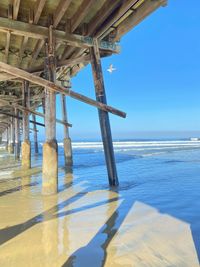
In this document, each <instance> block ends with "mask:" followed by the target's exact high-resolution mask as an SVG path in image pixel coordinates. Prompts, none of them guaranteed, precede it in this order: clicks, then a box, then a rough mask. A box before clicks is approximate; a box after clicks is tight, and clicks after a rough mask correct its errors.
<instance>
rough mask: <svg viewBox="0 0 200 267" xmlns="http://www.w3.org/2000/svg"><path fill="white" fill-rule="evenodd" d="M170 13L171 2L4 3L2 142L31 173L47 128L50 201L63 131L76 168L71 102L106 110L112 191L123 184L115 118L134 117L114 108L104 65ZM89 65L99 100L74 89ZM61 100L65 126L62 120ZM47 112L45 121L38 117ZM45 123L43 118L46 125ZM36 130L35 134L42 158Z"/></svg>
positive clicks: (0, 6) (68, 159)
mask: <svg viewBox="0 0 200 267" xmlns="http://www.w3.org/2000/svg"><path fill="white" fill-rule="evenodd" d="M165 5H166V1H165V0H131V1H130V0H127V1H121V0H117V1H110V0H109V1H103V0H100V1H91V0H82V1H81V0H78V1H74V0H59V1H54V2H52V1H47V0H37V1H29V0H21V1H20V0H13V1H9V0H7V1H6V0H3V1H1V3H0V36H1V38H0V47H1V50H0V135H1V140H2V142H3V143H4V144H5V149H6V150H7V151H8V152H9V153H10V154H14V155H15V159H16V160H19V159H20V160H21V167H22V169H23V170H28V169H30V168H31V153H36V154H37V153H38V138H37V132H38V129H37V126H38V125H40V126H42V127H45V143H44V145H43V164H42V176H43V179H42V192H43V194H48V195H49V194H55V193H57V190H58V153H57V151H58V148H57V140H56V123H60V124H62V125H63V142H64V155H63V156H64V157H65V164H66V166H70V165H72V164H73V155H72V146H71V138H70V135H69V127H72V123H73V122H69V121H68V117H67V110H66V97H71V98H73V99H75V100H78V101H81V102H84V103H86V104H88V105H92V106H94V107H95V108H97V109H98V113H99V124H100V129H101V135H102V142H103V147H104V153H105V161H106V166H107V173H108V181H109V185H110V186H111V187H112V186H117V185H118V184H119V181H118V175H117V169H116V163H115V156H114V150H113V143H112V133H111V125H110V121H109V113H112V114H114V115H116V116H120V117H122V118H125V117H126V113H125V112H124V111H121V110H119V109H117V108H115V107H111V106H110V105H109V104H108V103H107V102H109V100H108V101H107V99H106V85H105V84H104V78H103V72H102V66H101V58H103V57H107V56H110V55H112V54H118V53H120V45H119V41H120V39H121V38H122V37H123V35H124V34H126V33H127V32H128V31H130V30H131V29H133V28H134V27H135V26H136V25H137V24H139V23H140V22H141V21H142V20H143V19H145V18H146V17H147V16H148V15H149V14H151V13H152V12H153V11H155V10H156V9H157V8H159V7H161V6H165ZM87 64H91V66H92V73H93V79H94V88H95V95H96V99H91V98H89V97H87V96H85V95H82V94H79V93H78V92H77V91H76V90H72V89H71V87H70V79H71V78H72V77H73V76H75V75H76V74H77V73H78V72H79V71H80V70H81V69H82V68H83V67H84V66H86V65H87ZM77 89H78V88H77ZM58 94H60V101H61V102H60V103H61V106H62V113H63V117H62V120H60V119H58V118H57V117H56V95H58ZM41 106H42V107H43V113H41V112H39V111H38V110H37V109H38V107H41ZM37 117H42V118H43V119H44V121H43V123H41V122H38V121H37ZM69 118H70V114H69ZM30 125H31V127H30ZM30 130H31V131H33V132H34V151H31V144H30V137H29V133H30ZM20 155H21V158H20Z"/></svg>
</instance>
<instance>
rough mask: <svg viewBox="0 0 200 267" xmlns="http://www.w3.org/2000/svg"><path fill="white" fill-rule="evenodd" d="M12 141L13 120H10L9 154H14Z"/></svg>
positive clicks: (13, 137)
mask: <svg viewBox="0 0 200 267" xmlns="http://www.w3.org/2000/svg"><path fill="white" fill-rule="evenodd" d="M14 139H15V127H14V119H13V118H11V123H10V154H14Z"/></svg>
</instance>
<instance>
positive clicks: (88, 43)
mask: <svg viewBox="0 0 200 267" xmlns="http://www.w3.org/2000/svg"><path fill="white" fill-rule="evenodd" d="M0 31H2V32H8V31H10V32H11V33H13V34H16V35H21V36H27V37H31V38H35V39H42V40H45V39H46V38H48V28H47V27H43V26H39V25H34V24H29V23H25V22H21V21H13V20H9V19H7V18H2V17H0ZM54 36H55V38H56V40H57V41H59V42H64V43H67V44H68V45H71V46H74V47H81V48H89V47H92V46H93V45H94V40H93V38H91V37H87V36H81V35H77V34H69V33H66V32H64V31H59V30H54ZM99 48H100V49H102V50H107V51H111V52H113V53H119V51H120V48H119V46H118V45H117V44H116V43H112V42H106V41H100V42H99Z"/></svg>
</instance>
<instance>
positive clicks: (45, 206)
mask: <svg viewBox="0 0 200 267" xmlns="http://www.w3.org/2000/svg"><path fill="white" fill-rule="evenodd" d="M0 153H1V159H0V161H1V175H0V196H1V198H0V229H1V230H0V244H1V246H0V266H2V267H12V266H13V267H18V266H20V267H23V266H30V267H31V266H37V267H38V266H43V267H44V266H51V267H54V266H84V267H85V266H86V267H89V266H92V267H93V266H94V267H96V266H106V267H122V266H123V267H129V266H136V267H143V266H144V267H150V266H152V267H157V266H160V267H165V266H166V267H167V266H171V267H172V266H174V267H179V266H180V267H186V266H188V267H198V266H199V263H198V258H197V254H196V250H195V246H194V242H193V238H192V234H191V229H190V225H189V224H188V223H186V222H184V221H181V220H179V219H177V218H174V217H173V216H170V215H168V214H163V213H160V212H159V210H157V209H155V208H153V207H151V206H150V205H147V204H145V203H142V202H140V201H135V202H134V203H126V201H127V200H126V199H125V198H124V197H123V195H121V194H120V193H119V192H115V191H111V190H108V189H107V188H105V189H101V190H96V189H95V188H94V187H91V185H90V184H89V182H88V181H84V180H83V181H80V180H78V179H77V178H76V177H74V176H73V174H72V173H70V172H69V171H65V172H64V171H63V170H59V172H60V178H59V179H60V181H61V182H62V184H63V186H62V187H61V189H60V191H59V193H58V194H57V195H52V196H42V195H41V169H38V168H36V169H33V173H32V174H31V173H28V174H27V173H23V172H22V171H20V170H19V166H18V164H17V163H16V162H15V161H14V159H13V158H12V156H10V155H8V154H5V152H4V151H3V150H1V152H0ZM3 162H6V164H4V166H3ZM34 172H35V173H34ZM123 205H124V207H125V208H124V209H123ZM127 206H129V209H127ZM119 208H120V209H119ZM121 210H122V212H121ZM123 211H124V213H123ZM121 213H122V214H121Z"/></svg>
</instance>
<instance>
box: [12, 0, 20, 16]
mask: <svg viewBox="0 0 200 267" xmlns="http://www.w3.org/2000/svg"><path fill="white" fill-rule="evenodd" d="M19 6H20V0H13V19H14V20H17V17H18V13H19Z"/></svg>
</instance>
